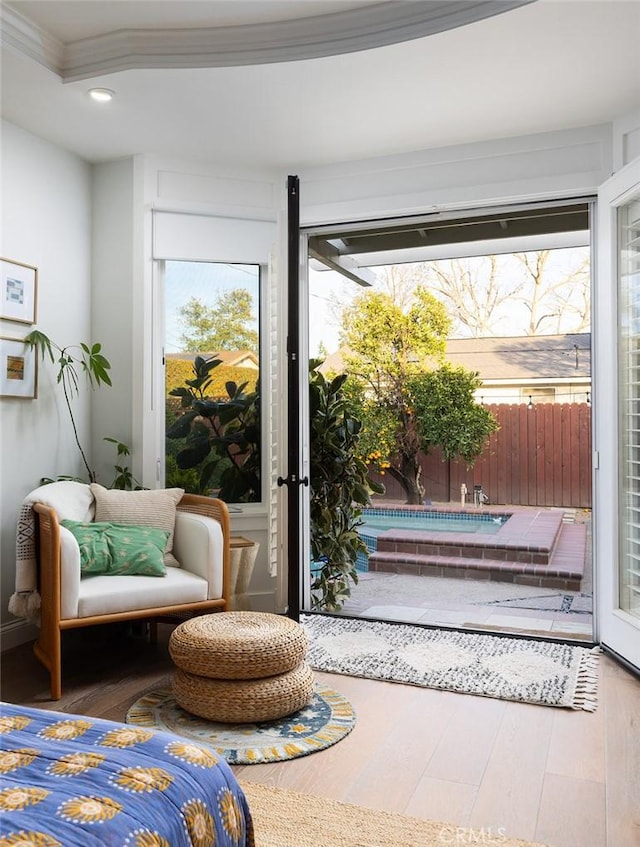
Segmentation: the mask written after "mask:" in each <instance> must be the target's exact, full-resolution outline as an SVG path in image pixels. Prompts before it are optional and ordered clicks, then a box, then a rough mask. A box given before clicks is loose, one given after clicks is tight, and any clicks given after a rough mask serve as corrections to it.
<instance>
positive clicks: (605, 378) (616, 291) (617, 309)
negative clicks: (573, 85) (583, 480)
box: [595, 159, 640, 668]
mask: <svg viewBox="0 0 640 847" xmlns="http://www.w3.org/2000/svg"><path fill="white" fill-rule="evenodd" d="M598 220H599V261H598V270H599V274H598V282H597V286H596V292H597V293H596V314H597V315H598V319H599V326H598V336H597V337H598V338H599V343H598V345H597V347H596V350H597V353H598V355H597V356H596V361H597V362H598V370H599V377H600V378H599V379H598V383H597V385H598V386H599V389H598V391H599V393H598V397H597V401H596V404H595V406H596V433H597V439H596V446H597V449H598V453H597V454H596V455H597V456H598V457H599V466H600V470H599V472H598V483H597V489H596V491H597V497H598V500H599V502H600V505H601V509H602V511H601V512H600V517H601V520H599V522H598V524H599V526H598V535H597V542H596V543H597V552H598V555H597V574H598V581H597V586H598V594H597V610H598V635H599V640H600V642H601V643H602V644H603V645H604V646H606V647H607V648H609V649H610V650H612V651H613V652H615V653H616V654H618V655H619V656H620V657H621V658H622V659H624V660H625V661H627V662H629V663H631V664H632V665H634V666H635V667H636V668H640V160H638V159H637V160H635V161H634V162H632V163H631V164H630V165H628V166H627V167H625V168H623V169H622V170H620V171H619V172H618V173H617V174H616V175H615V176H614V177H612V178H611V179H610V180H609V181H608V182H607V183H605V185H604V186H602V189H601V191H600V193H599V216H598ZM614 409H615V410H617V414H613V415H612V414H611V410H614Z"/></svg>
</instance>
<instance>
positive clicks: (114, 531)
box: [60, 521, 169, 576]
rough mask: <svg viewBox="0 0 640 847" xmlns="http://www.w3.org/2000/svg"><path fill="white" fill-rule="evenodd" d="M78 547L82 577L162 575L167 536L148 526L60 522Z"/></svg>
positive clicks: (165, 532)
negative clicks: (99, 575) (100, 575)
mask: <svg viewBox="0 0 640 847" xmlns="http://www.w3.org/2000/svg"><path fill="white" fill-rule="evenodd" d="M60 523H61V526H64V527H66V529H68V530H69V532H71V533H72V535H73V536H74V537H75V539H76V541H77V542H78V546H79V547H80V570H81V572H82V576H95V575H97V574H106V575H109V576H117V575H123V574H127V575H132V574H139V575H141V576H164V575H165V574H166V572H167V569H166V567H165V564H164V549H165V547H166V544H167V538H168V537H169V533H168V532H167V531H166V530H163V529H157V528H155V527H151V526H135V525H133V524H117V523H108V522H106V521H97V522H94V523H85V522H82V521H61V522H60Z"/></svg>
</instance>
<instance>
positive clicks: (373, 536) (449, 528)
mask: <svg viewBox="0 0 640 847" xmlns="http://www.w3.org/2000/svg"><path fill="white" fill-rule="evenodd" d="M362 520H363V521H364V523H363V524H362V525H361V526H359V527H358V534H359V535H360V537H361V538H362V540H363V541H364V542H365V544H366V545H367V550H368V551H369V553H374V552H375V551H376V549H377V539H378V536H379V535H380V533H383V532H388V531H389V530H392V529H405V530H407V529H408V530H414V531H418V532H426V533H432V532H456V533H468V534H469V535H495V534H496V533H497V532H498V531H499V530H500V528H501V527H503V526H504V524H505V523H506V521H508V520H509V515H508V514H495V513H486V514H478V513H477V512H475V513H470V514H467V513H465V512H441V511H438V510H433V511H431V510H428V509H425V510H421V509H420V510H418V509H363V510H362ZM356 568H357V570H358V571H360V572H364V571H367V570H368V558H367V556H365V555H364V554H363V553H359V554H358V557H357V559H356Z"/></svg>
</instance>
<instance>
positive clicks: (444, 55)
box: [2, 0, 640, 171]
mask: <svg viewBox="0 0 640 847" xmlns="http://www.w3.org/2000/svg"><path fill="white" fill-rule="evenodd" d="M423 2H425V0H423ZM447 2H448V3H452V2H453V3H455V2H457V0H447ZM416 5H417V4H403V3H400V2H399V1H398V0H396V4H395V5H394V6H393V8H394V9H396V8H397V9H398V10H399V11H403V9H407V8H408V7H409V6H414V7H415V6H416ZM438 5H439V6H443V3H442V2H440V3H439V4H438ZM390 6H391V4H389V3H372V2H370V0H368V2H365V0H360V2H346V0H345V2H340V0H318V2H315V0H314V1H313V2H312V1H311V0H309V1H308V2H307V0H285V2H273V3H272V2H267V0H251V1H250V2H248V0H196V2H192V0H183V2H177V0H144V2H137V0H116V2H104V0H46V2H32V0H23V1H22V2H15V3H5V4H4V8H5V9H6V8H9V9H10V11H14V10H15V11H17V12H18V13H19V14H20V15H23V16H26V18H28V19H29V21H31V22H33V23H34V24H37V25H38V26H39V27H41V28H43V29H44V30H45V31H46V32H47V33H48V34H49V36H50V39H49V38H47V37H46V35H43V34H42V33H41V34H40V35H41V36H42V37H40V38H39V46H41V47H42V49H43V50H44V49H45V48H47V49H48V50H49V54H50V55H51V56H53V57H54V59H55V58H56V56H59V55H61V50H63V49H65V48H66V47H67V46H70V47H73V48H74V49H75V48H78V49H80V48H84V49H85V52H84V55H85V57H86V55H87V54H88V53H90V54H92V53H93V52H94V50H95V54H96V55H98V54H99V52H100V51H99V50H98V49H97V47H95V48H94V44H97V45H98V46H100V45H101V44H102V42H101V41H100V40H98V42H84V41H78V39H85V38H91V37H95V36H100V37H101V38H102V39H105V38H107V39H108V38H109V36H104V35H103V34H104V33H106V32H109V31H111V30H114V29H116V30H117V29H122V28H123V27H124V28H139V27H142V28H145V29H148V28H149V27H151V26H153V27H154V28H155V29H161V30H164V31H165V40H164V42H163V44H164V46H165V47H166V46H167V44H168V43H169V42H168V41H167V38H169V35H167V33H166V31H167V30H175V29H176V28H181V27H182V28H191V27H196V26H197V27H200V28H202V27H209V28H212V27H221V26H224V27H232V28H233V34H234V37H235V35H237V33H238V32H243V31H245V30H244V29H243V28H244V27H250V28H251V30H250V31H251V33H252V36H255V33H256V32H257V31H258V30H257V29H256V26H257V25H258V24H259V25H266V28H265V29H264V32H265V33H266V34H271V36H273V33H274V32H278V33H280V32H283V33H284V32H290V31H292V30H291V28H290V21H289V18H296V19H304V18H306V19H307V21H311V25H313V26H315V25H316V23H317V22H318V21H319V20H320V17H321V16H322V15H324V14H328V15H331V14H339V13H342V14H343V15H346V16H348V17H345V18H344V20H351V21H355V20H356V16H358V15H360V16H361V15H365V18H364V19H363V20H366V21H373V20H374V19H375V16H376V14H377V13H378V12H383V11H388V7H390ZM376 7H378V8H377V9H376ZM383 7H385V8H383ZM452 8H453V7H452ZM319 16H320V17H319ZM274 27H275V28H276V29H274ZM294 27H297V29H298V31H302V30H303V29H304V26H303V24H302V23H301V22H300V21H298V22H297V23H296V24H294ZM301 28H302V29H301ZM246 31H249V30H246ZM226 33H231V30H226ZM174 34H175V33H170V35H171V36H173V35H174ZM405 37H407V36H406V35H405ZM408 37H409V38H410V40H404V41H402V40H401V41H399V42H398V43H390V44H388V46H381V47H375V48H373V49H358V50H357V52H349V53H344V54H339V55H325V56H321V57H320V58H311V59H303V60H294V61H273V60H272V61H270V62H269V63H268V64H246V65H242V66H238V67H190V68H189V67H186V68H185V67H178V68H168V67H164V68H157V67H155V68H154V67H151V68H137V69H136V68H132V69H129V70H119V71H117V72H114V73H102V74H101V75H99V76H95V77H92V78H89V77H88V78H85V79H78V80H75V81H71V82H63V81H62V78H61V75H60V74H59V73H56V71H55V70H52V69H50V68H51V67H56V62H55V61H54V60H52V61H51V62H50V63H49V67H46V66H45V65H44V64H42V57H41V56H39V57H36V58H34V57H33V53H32V55H31V56H28V55H25V52H24V45H23V44H20V45H18V44H17V43H16V42H14V43H13V45H11V44H9V45H7V43H6V42H7V38H6V37H4V34H3V40H4V46H3V49H2V114H3V117H5V118H7V119H8V120H9V121H12V122H13V123H15V124H17V125H19V126H21V127H23V128H25V129H27V130H29V131H31V132H34V133H36V134H37V135H40V136H42V137H44V138H46V139H49V140H51V141H52V142H54V143H56V144H59V145H61V146H62V147H65V148H67V149H69V150H71V151H73V152H75V153H77V154H78V155H80V156H82V157H84V158H86V159H87V160H89V161H103V160H106V159H112V158H117V157H121V156H129V155H132V154H135V153H155V154H161V155H166V156H170V157H177V158H181V159H193V160H199V161H205V162H206V161H211V162H214V163H217V164H222V165H225V166H228V167H229V168H235V167H242V168H246V167H247V166H251V167H255V168H256V169H263V168H268V169H273V168H276V169H278V170H290V171H291V169H294V168H300V167H303V166H305V165H313V164H324V163H328V162H338V161H345V160H349V159H356V158H357V159H361V158H366V157H371V156H379V155H386V154H390V153H400V152H405V151H411V150H418V149H424V148H431V147H441V146H445V145H451V144H459V143H465V142H471V141H479V140H485V139H493V138H497V137H508V136H514V135H522V134H529V133H535V132H544V131H548V130H555V129H562V128H570V127H576V126H586V125H590V124H597V123H603V122H608V121H611V120H614V119H616V118H619V117H622V116H624V115H625V114H628V113H630V112H632V111H636V110H638V109H639V108H640V49H639V48H638V44H639V43H640V0H537V2H534V3H531V4H529V5H524V6H521V7H520V8H515V9H512V10H510V11H506V12H504V13H502V14H497V15H494V16H492V17H489V18H487V19H485V20H478V21H475V22H473V23H469V24H466V25H464V26H459V27H457V28H455V29H450V30H447V31H442V32H437V33H436V34H433V35H428V36H424V37H418V38H415V37H413V35H409V36H408ZM390 40H392V39H390ZM105 43H106V42H105ZM354 43H355V42H354ZM89 48H90V49H89ZM350 49H351V48H350ZM283 55H284V54H283ZM36 59H37V60H36ZM173 60H174V61H175V57H174V59H173ZM186 61H191V59H187V60H186ZM194 64H195V62H194ZM92 86H103V87H107V88H110V89H113V90H114V91H115V92H116V97H115V99H114V100H113V101H112V102H111V103H110V104H108V105H106V106H103V107H100V106H98V105H97V104H95V103H93V102H92V101H91V100H90V99H89V98H88V97H87V94H86V92H87V90H88V89H89V88H90V87H92Z"/></svg>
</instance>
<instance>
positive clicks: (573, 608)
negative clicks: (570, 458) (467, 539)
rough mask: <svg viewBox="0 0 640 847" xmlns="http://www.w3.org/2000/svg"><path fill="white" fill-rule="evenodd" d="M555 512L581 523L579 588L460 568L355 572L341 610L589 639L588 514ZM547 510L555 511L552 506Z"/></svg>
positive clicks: (386, 617)
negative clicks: (508, 579)
mask: <svg viewBox="0 0 640 847" xmlns="http://www.w3.org/2000/svg"><path fill="white" fill-rule="evenodd" d="M520 508H522V507H520ZM505 510H506V509H505ZM531 511H532V513H533V511H534V510H533V509H532V510H531ZM535 511H536V512H540V511H541V510H540V509H539V508H537V509H535ZM543 511H544V510H543ZM561 511H562V513H563V518H564V521H565V522H566V525H567V526H571V525H572V524H582V525H584V527H585V528H586V534H587V545H586V552H584V553H582V555H583V556H584V562H583V568H584V572H583V575H582V581H581V583H580V586H579V590H568V589H567V588H566V587H563V586H556V587H554V586H544V585H540V584H538V585H527V584H519V583H514V582H505V581H502V580H500V581H497V580H496V581H494V579H492V578H489V579H488V578H487V575H486V574H483V575H482V576H483V578H480V579H474V578H473V574H472V572H470V571H469V570H466V569H460V570H459V571H457V572H456V571H449V572H448V573H445V574H444V575H433V574H428V575H427V574H424V573H423V574H422V575H414V574H410V573H406V572H405V573H388V572H387V573H385V572H380V571H375V572H374V571H371V572H368V573H360V574H359V582H358V585H356V586H354V587H353V589H352V594H351V598H350V599H349V600H348V601H347V602H346V603H345V605H344V608H343V613H344V614H347V615H353V616H362V617H371V618H380V619H382V620H396V621H404V622H411V623H424V624H430V625H436V626H455V627H468V628H471V629H487V630H488V631H492V632H495V631H501V632H513V633H519V634H522V633H527V634H537V635H546V636H557V637H558V638H562V637H568V638H572V639H579V640H590V639H591V638H592V600H593V597H592V567H591V513H590V512H589V511H586V510H561ZM548 512H549V513H554V512H555V513H556V514H557V513H558V510H552V509H550V510H548ZM558 553H562V556H563V557H565V556H567V555H569V556H572V555H574V551H572V550H571V549H568V550H567V549H564V550H562V551H558ZM443 573H444V572H443ZM452 574H455V575H452ZM498 575H499V574H498ZM499 576H504V575H499Z"/></svg>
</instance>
